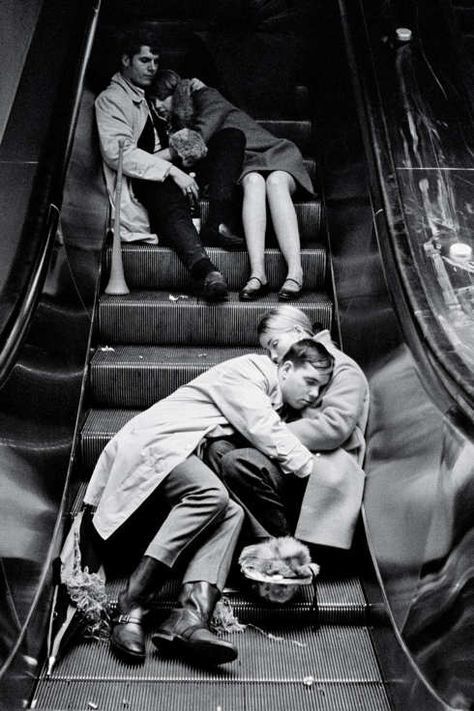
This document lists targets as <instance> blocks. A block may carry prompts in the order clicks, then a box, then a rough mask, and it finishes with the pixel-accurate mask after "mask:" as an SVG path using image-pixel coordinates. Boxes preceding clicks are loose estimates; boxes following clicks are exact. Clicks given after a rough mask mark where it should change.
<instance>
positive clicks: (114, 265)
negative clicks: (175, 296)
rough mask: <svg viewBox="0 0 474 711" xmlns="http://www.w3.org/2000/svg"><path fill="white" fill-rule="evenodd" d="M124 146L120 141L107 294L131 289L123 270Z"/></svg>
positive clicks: (126, 291)
mask: <svg viewBox="0 0 474 711" xmlns="http://www.w3.org/2000/svg"><path fill="white" fill-rule="evenodd" d="M123 146H124V141H123V139H121V140H120V141H119V157H118V166H117V184H116V186H115V219H114V239H113V244H112V257H111V260H110V276H109V282H108V284H107V286H106V287H105V293H106V294H129V293H130V289H129V288H128V286H127V282H126V281H125V274H124V271H123V258H122V245H121V242H120V202H121V199H122V179H123Z"/></svg>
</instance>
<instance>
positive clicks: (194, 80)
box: [189, 77, 206, 91]
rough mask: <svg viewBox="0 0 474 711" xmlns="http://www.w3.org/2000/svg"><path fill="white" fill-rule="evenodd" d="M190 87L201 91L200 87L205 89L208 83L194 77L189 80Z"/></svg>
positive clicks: (192, 89)
mask: <svg viewBox="0 0 474 711" xmlns="http://www.w3.org/2000/svg"><path fill="white" fill-rule="evenodd" d="M189 88H190V89H191V91H199V89H205V88H206V85H205V84H204V82H203V81H201V80H200V79H198V78H197V77H193V78H192V79H190V80H189Z"/></svg>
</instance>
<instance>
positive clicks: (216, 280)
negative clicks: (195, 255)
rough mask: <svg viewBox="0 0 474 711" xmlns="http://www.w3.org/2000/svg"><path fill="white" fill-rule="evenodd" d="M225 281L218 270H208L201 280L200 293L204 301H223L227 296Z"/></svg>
mask: <svg viewBox="0 0 474 711" xmlns="http://www.w3.org/2000/svg"><path fill="white" fill-rule="evenodd" d="M228 293H229V292H228V289H227V283H226V280H225V279H224V277H223V276H222V274H221V273H220V272H218V271H212V272H209V274H208V275H207V276H206V278H205V279H204V282H203V286H202V295H203V297H204V298H205V299H206V301H225V299H226V298H227V296H228Z"/></svg>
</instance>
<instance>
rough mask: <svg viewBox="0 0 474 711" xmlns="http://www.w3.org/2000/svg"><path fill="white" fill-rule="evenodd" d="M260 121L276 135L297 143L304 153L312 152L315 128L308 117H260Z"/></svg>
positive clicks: (261, 124)
mask: <svg viewBox="0 0 474 711" xmlns="http://www.w3.org/2000/svg"><path fill="white" fill-rule="evenodd" d="M258 123H259V124H260V126H262V127H263V128H266V129H267V131H270V133H273V135H274V136H278V138H288V139H289V140H290V141H293V143H296V145H297V146H298V148H299V149H300V151H301V152H302V153H311V148H312V146H311V139H312V132H313V129H312V123H311V121H309V120H308V119H266V120H264V119H260V120H259V121H258Z"/></svg>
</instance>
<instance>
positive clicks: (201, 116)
mask: <svg viewBox="0 0 474 711" xmlns="http://www.w3.org/2000/svg"><path fill="white" fill-rule="evenodd" d="M192 96H193V103H194V108H195V117H194V121H193V128H194V129H195V130H196V131H198V132H199V133H200V134H201V136H202V137H203V139H204V142H205V143H207V142H208V141H209V139H210V138H212V136H213V135H214V134H215V133H216V131H218V130H219V129H220V128H221V126H222V124H223V123H224V121H225V119H226V117H227V116H228V114H229V113H230V111H232V110H234V106H233V105H232V104H231V103H230V102H229V101H227V99H224V97H223V96H222V94H220V93H219V92H218V91H217V89H212V88H211V87H208V86H206V87H204V88H203V89H199V90H198V91H195V92H193V95H192Z"/></svg>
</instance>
